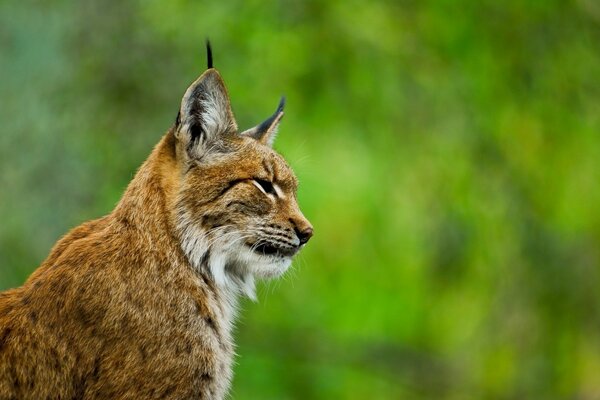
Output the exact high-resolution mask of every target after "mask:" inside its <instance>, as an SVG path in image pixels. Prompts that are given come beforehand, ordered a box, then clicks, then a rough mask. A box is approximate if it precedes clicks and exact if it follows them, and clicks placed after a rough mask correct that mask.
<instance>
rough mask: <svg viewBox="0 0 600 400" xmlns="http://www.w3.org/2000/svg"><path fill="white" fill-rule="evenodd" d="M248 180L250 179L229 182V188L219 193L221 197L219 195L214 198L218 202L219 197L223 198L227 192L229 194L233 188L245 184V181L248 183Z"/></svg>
mask: <svg viewBox="0 0 600 400" xmlns="http://www.w3.org/2000/svg"><path fill="white" fill-rule="evenodd" d="M247 180H248V179H234V180H232V181H229V182H228V183H227V186H226V187H225V188H223V189H222V190H221V191H220V192H219V195H218V196H216V197H215V198H214V200H216V199H218V198H219V197H221V196H223V195H224V194H225V193H227V192H228V191H229V190H230V189H231V188H233V187H234V186H235V185H237V184H238V183H241V182H245V181H247Z"/></svg>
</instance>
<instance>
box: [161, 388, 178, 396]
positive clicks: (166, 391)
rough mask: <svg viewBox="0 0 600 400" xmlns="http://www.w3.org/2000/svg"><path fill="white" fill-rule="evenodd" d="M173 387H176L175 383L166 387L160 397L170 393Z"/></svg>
mask: <svg viewBox="0 0 600 400" xmlns="http://www.w3.org/2000/svg"><path fill="white" fill-rule="evenodd" d="M175 389H176V386H175V385H171V386H169V387H167V388H166V389H165V391H164V392H163V393H162V395H161V397H162V398H165V397H167V396H168V395H170V394H171V393H173V392H174V391H175Z"/></svg>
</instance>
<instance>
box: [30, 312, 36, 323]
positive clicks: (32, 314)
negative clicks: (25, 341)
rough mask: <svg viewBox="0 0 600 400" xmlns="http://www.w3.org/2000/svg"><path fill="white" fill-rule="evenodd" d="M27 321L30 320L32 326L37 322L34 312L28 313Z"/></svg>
mask: <svg viewBox="0 0 600 400" xmlns="http://www.w3.org/2000/svg"><path fill="white" fill-rule="evenodd" d="M29 319H30V320H31V322H33V323H34V324H35V323H36V322H37V319H38V317H37V313H36V312H35V311H30V312H29Z"/></svg>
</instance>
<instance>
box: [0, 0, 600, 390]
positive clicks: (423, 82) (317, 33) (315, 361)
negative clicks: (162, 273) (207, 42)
mask: <svg viewBox="0 0 600 400" xmlns="http://www.w3.org/2000/svg"><path fill="white" fill-rule="evenodd" d="M207 36H209V37H210V38H211V40H212V42H213V48H214V53H215V65H216V66H217V68H219V69H220V71H221V72H222V74H223V76H224V78H225V80H226V82H227V83H228V85H229V90H230V94H231V96H232V101H233V106H234V110H235V111H236V115H237V117H238V122H239V123H240V126H242V127H248V126H251V125H253V124H255V123H256V122H258V121H260V120H262V119H263V118H264V117H266V116H267V115H269V114H270V113H271V112H272V110H273V109H274V107H275V106H276V103H277V100H278V97H279V95H280V94H281V93H285V94H287V97H288V106H287V113H286V117H285V120H284V123H283V126H282V129H281V132H280V135H279V138H278V142H277V143H276V147H277V148H278V149H279V150H280V151H281V152H282V153H283V154H284V155H285V156H286V157H287V158H288V160H289V162H290V164H291V165H292V166H293V167H294V168H295V170H296V172H297V174H298V176H299V178H300V181H301V187H300V193H299V198H300V202H301V205H302V207H303V210H304V212H305V214H306V215H307V216H308V217H309V218H310V219H311V221H312V222H313V224H314V225H315V231H316V235H315V238H314V239H313V240H312V241H311V243H310V245H309V246H307V248H306V249H305V250H304V251H303V254H302V255H301V256H300V258H299V260H298V261H297V262H296V263H295V267H294V270H293V271H292V272H291V273H289V274H288V275H287V276H286V277H285V278H284V279H283V280H280V281H278V282H272V283H267V284H263V285H262V286H261V288H260V289H261V290H260V293H259V297H260V299H261V300H260V302H259V303H258V304H252V303H247V302H246V303H244V306H243V307H244V309H245V310H244V312H243V313H242V314H243V316H242V318H241V320H240V322H239V324H238V329H237V330H238V332H237V337H238V343H239V349H238V353H239V354H240V355H239V357H238V365H237V366H236V377H235V382H234V386H233V393H232V398H234V399H257V398H260V399H338V398H339V399H342V398H343V399H366V398H368V399H396V398H406V399H582V400H583V399H598V398H600V295H599V294H598V288H599V287H600V286H599V285H600V211H599V206H600V47H599V46H598V44H599V43H600V3H598V2H597V1H595V0H578V1H554V0H547V1H533V0H525V1H519V0H507V1H503V2H497V1H491V0H483V1H469V0H464V1H448V0H440V1H431V0H425V1H413V0H402V1H391V0H390V1H356V0H349V1H340V0H334V1H327V2H325V1H316V0H311V1H305V2H262V1H257V0H250V1H239V0H238V1H230V2H210V3H209V2H192V1H184V0H174V1H170V2H165V1H162V2H159V1H156V0H149V1H128V2H125V1H117V0H109V1H104V2H94V1H91V0H80V1H74V0H61V1H51V2H41V1H25V2H15V1H3V2H0V51H1V53H0V82H1V83H0V99H1V100H0V104H1V105H2V106H1V107H0V121H1V124H0V130H1V132H0V221H1V225H0V289H5V288H8V287H13V286H18V285H20V284H21V283H22V282H23V281H24V280H25V279H26V277H27V276H28V274H30V273H31V271H33V269H35V268H36V266H37V265H39V263H40V262H41V261H42V260H43V259H44V258H45V256H46V254H47V253H48V251H49V249H50V248H51V246H52V245H53V243H54V242H55V241H56V240H57V239H58V238H59V237H60V236H61V235H62V234H64V233H65V232H67V231H68V230H69V229H70V228H71V227H73V226H76V225H77V224H79V223H81V222H83V221H85V220H87V219H91V218H95V217H98V216H100V215H103V214H106V213H108V212H109V211H110V210H111V208H112V207H113V205H114V204H115V203H116V202H117V200H118V199H119V197H120V195H121V193H122V191H123V189H124V188H125V186H126V185H127V183H128V181H129V180H130V179H131V177H132V176H133V174H134V171H135V169H136V168H137V166H139V165H140V164H141V162H142V161H143V160H144V158H145V157H146V156H147V154H149V152H150V150H151V148H152V146H153V145H154V144H155V143H157V142H158V140H159V138H160V136H161V134H162V133H164V132H165V131H166V129H167V128H168V127H169V126H170V124H171V123H172V122H173V120H174V118H175V115H176V111H177V109H178V106H179V101H180V98H181V96H182V94H183V92H184V90H185V88H186V87H187V85H188V84H189V83H190V82H191V81H192V80H193V79H195V78H196V76H197V75H199V74H200V73H201V72H202V71H203V70H204V66H205V58H204V57H205V56H204V49H203V42H204V38H205V37H207Z"/></svg>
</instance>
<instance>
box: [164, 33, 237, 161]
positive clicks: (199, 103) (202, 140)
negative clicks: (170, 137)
mask: <svg viewBox="0 0 600 400" xmlns="http://www.w3.org/2000/svg"><path fill="white" fill-rule="evenodd" d="M207 51H208V57H209V58H208V60H209V67H211V68H209V69H208V70H207V71H206V72H204V73H203V74H202V75H201V76H200V78H198V79H197V80H196V81H195V82H194V83H192V85H191V86H190V87H189V88H188V89H187V91H186V92H185V95H184V96H183V99H182V100H181V108H180V109H179V115H178V116H177V121H176V131H175V136H176V137H177V139H178V140H179V141H180V142H182V143H183V144H185V147H186V148H187V150H188V153H189V155H190V156H192V157H201V156H202V155H203V154H204V153H205V152H206V151H208V150H210V149H211V148H213V147H214V144H216V143H218V141H219V140H220V139H221V138H222V137H223V136H224V135H227V134H235V133H236V132H237V124H236V122H235V118H234V116H233V112H232V111H231V104H230V102H229V95H228V94H227V89H226V88H225V83H223V79H222V78H221V75H220V74H219V73H218V72H217V70H216V69H214V68H212V55H211V52H210V45H208V43H207Z"/></svg>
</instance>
